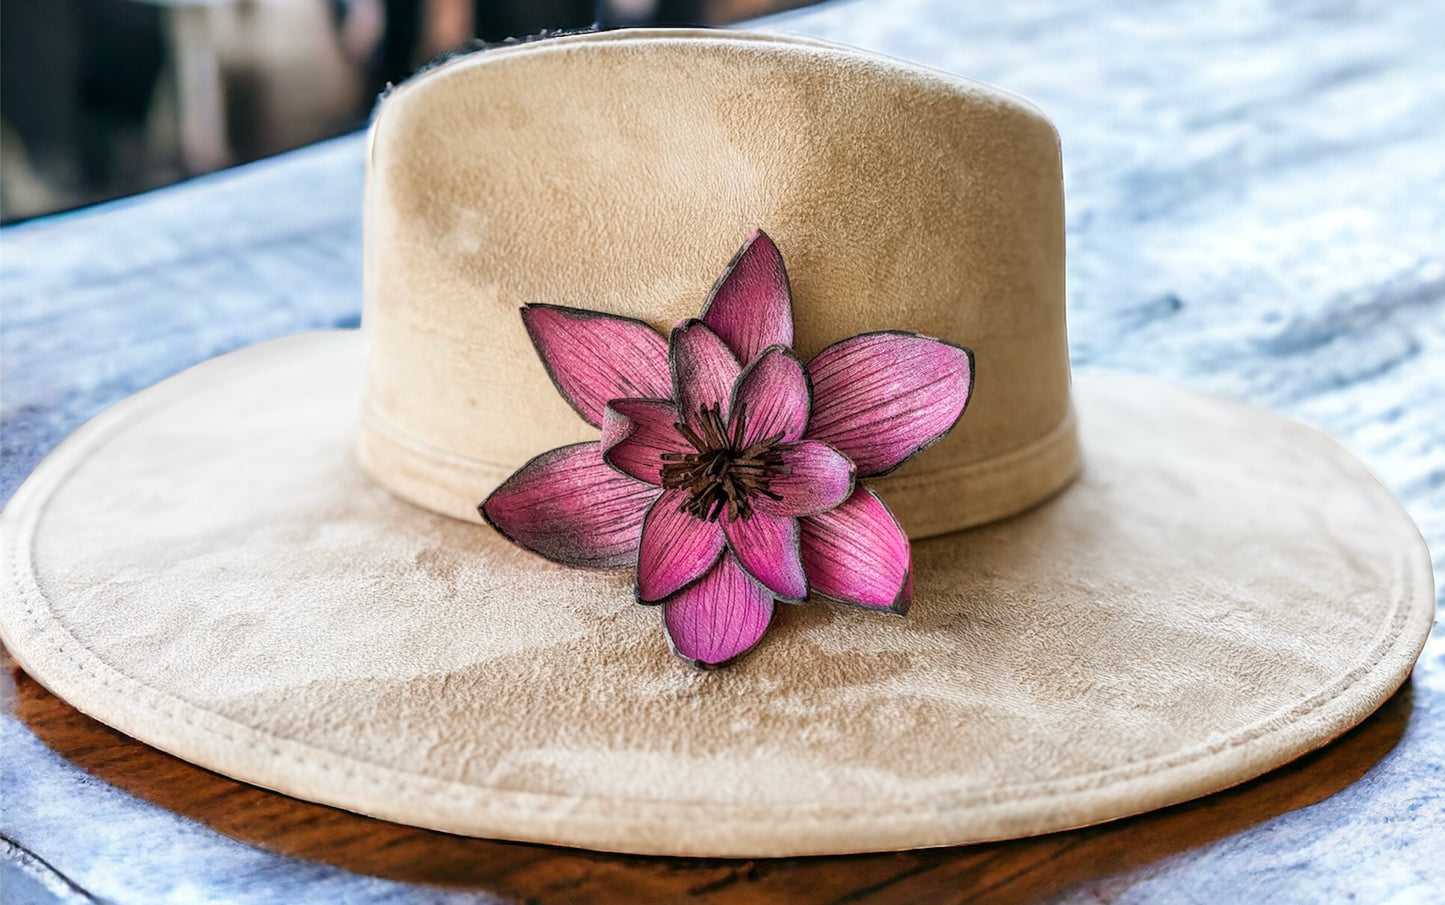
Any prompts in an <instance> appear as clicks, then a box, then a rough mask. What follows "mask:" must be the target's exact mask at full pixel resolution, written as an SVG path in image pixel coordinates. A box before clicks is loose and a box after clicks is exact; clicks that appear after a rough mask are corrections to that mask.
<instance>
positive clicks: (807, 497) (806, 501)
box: [753, 440, 853, 516]
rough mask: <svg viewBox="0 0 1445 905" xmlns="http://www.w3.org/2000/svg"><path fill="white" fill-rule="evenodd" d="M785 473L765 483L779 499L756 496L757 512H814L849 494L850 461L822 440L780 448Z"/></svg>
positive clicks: (843, 498) (782, 513)
mask: <svg viewBox="0 0 1445 905" xmlns="http://www.w3.org/2000/svg"><path fill="white" fill-rule="evenodd" d="M782 455H783V466H784V468H786V472H785V473H783V474H780V475H778V476H777V477H775V478H773V479H772V480H770V481H769V482H768V491H769V492H771V493H775V494H777V495H778V496H780V497H782V499H780V500H775V499H772V498H771V497H768V496H763V495H759V496H758V497H757V499H755V500H754V501H753V506H754V508H756V509H757V511H759V512H766V513H769V514H771V515H791V516H800V515H817V514H818V513H820V512H827V511H828V510H829V509H832V508H834V507H835V506H839V505H841V504H842V502H843V501H844V500H846V499H848V497H849V496H851V495H852V493H853V463H852V462H851V461H849V459H848V457H847V456H844V455H843V454H842V453H840V452H838V451H837V450H836V449H834V448H833V447H831V446H829V445H828V444H826V443H819V442H817V441H816V440H804V441H803V442H802V443H797V444H794V445H792V446H785V447H783V448H782Z"/></svg>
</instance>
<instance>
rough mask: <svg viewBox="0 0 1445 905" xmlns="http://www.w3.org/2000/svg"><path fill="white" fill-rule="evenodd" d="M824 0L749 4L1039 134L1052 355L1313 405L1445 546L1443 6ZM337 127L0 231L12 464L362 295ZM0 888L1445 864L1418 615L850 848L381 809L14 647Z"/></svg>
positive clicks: (869, 890)
mask: <svg viewBox="0 0 1445 905" xmlns="http://www.w3.org/2000/svg"><path fill="white" fill-rule="evenodd" d="M958 6H959V8H958V9H944V8H939V7H938V6H936V5H929V4H924V3H912V2H882V0H878V2H861V3H848V4H840V5H829V6H823V7H819V8H815V9H810V10H805V11H803V12H801V13H796V14H791V15H788V16H785V17H781V18H778V19H773V20H768V21H767V22H766V23H765V24H767V25H768V26H769V27H778V28H782V29H785V30H790V31H797V32H802V33H806V34H812V35H817V36H821V37H828V38H834V39H838V40H843V41H846V42H849V43H854V44H858V45H861V46H865V47H869V48H872V49H876V50H880V51H883V52H886V53H890V54H893V55H897V56H902V57H906V58H909V59H913V60H917V61H920V62H924V63H928V64H931V65H936V66H939V67H942V68H946V69H950V70H953V71H957V72H963V73H967V74H970V75H975V76H978V77H981V78H984V79H986V80H989V81H993V82H997V83H999V84H1002V85H1005V86H1007V87H1009V88H1012V89H1014V90H1016V91H1019V92H1021V93H1023V94H1026V95H1028V96H1030V97H1032V98H1033V99H1035V100H1036V101H1038V102H1039V103H1040V104H1041V105H1042V106H1043V107H1044V108H1045V109H1046V110H1047V111H1049V113H1050V114H1051V115H1052V116H1053V117H1054V119H1055V121H1056V122H1057V124H1058V126H1059V129H1060V132H1061V133H1062V135H1063V147H1064V159H1065V163H1066V171H1067V172H1066V180H1067V186H1068V193H1067V194H1068V207H1069V213H1068V236H1069V287H1070V288H1069V292H1070V297H1069V302H1070V323H1071V328H1072V329H1071V335H1072V348H1073V356H1074V363H1075V367H1076V368H1077V369H1078V370H1080V371H1089V370H1096V369H1104V368H1112V369H1124V370H1132V371H1142V372H1148V373H1152V374H1158V375H1163V376H1166V377H1169V378H1171V379H1174V380H1177V381H1179V382H1182V383H1187V384H1192V385H1195V386H1201V387H1205V388H1208V389H1211V390H1215V391H1219V392H1223V393H1227V394H1231V395H1234V396H1237V397H1240V398H1243V399H1247V400H1249V401H1251V402H1253V403H1256V404H1259V405H1264V406H1269V407H1273V408H1276V409H1279V410H1281V411H1284V412H1287V413H1289V414H1291V415H1294V416H1296V417H1299V418H1302V419H1304V420H1306V421H1309V422H1311V423H1314V424H1316V425H1318V426H1320V427H1322V428H1324V429H1325V430H1327V431H1329V432H1330V433H1332V434H1334V435H1335V436H1336V437H1338V438H1340V439H1341V440H1342V441H1343V442H1344V443H1346V444H1347V445H1348V446H1349V447H1350V448H1351V449H1353V450H1354V451H1355V452H1356V454H1358V455H1359V456H1360V457H1361V458H1362V459H1363V460H1364V461H1365V462H1366V463H1367V464H1369V465H1370V466H1371V467H1372V468H1373V469H1374V470H1375V471H1376V473H1377V474H1378V475H1379V476H1380V478H1381V480H1383V481H1384V483H1385V484H1386V485H1387V486H1389V487H1390V489H1391V490H1393V491H1394V492H1395V493H1396V494H1397V495H1398V496H1399V497H1400V499H1401V500H1402V501H1403V502H1404V503H1405V505H1406V507H1407V508H1408V509H1409V510H1410V512H1411V513H1412V515H1413V516H1414V517H1415V519H1416V520H1417V521H1418V522H1419V524H1420V526H1421V528H1422V529H1423V530H1424V532H1425V535H1426V538H1427V540H1429V542H1430V543H1431V545H1432V548H1433V549H1434V550H1435V552H1436V571H1437V573H1439V574H1442V575H1445V562H1442V557H1441V554H1442V553H1445V66H1442V65H1441V62H1440V61H1441V56H1440V53H1439V43H1440V37H1441V36H1442V35H1445V6H1442V5H1441V4H1438V3H1435V2H1433V0H1420V2H1417V3H1406V2H1380V3H1374V4H1371V3H1360V4H1341V3H1334V2H1326V0H1320V2H1318V3H1311V2H1298V3H1288V4H1286V3H1273V4H1265V3H1263V2H1259V3H1254V2H1248V0H1239V2H1235V3H1231V4H1229V5H1227V6H1223V7H1217V8H1206V5H1205V4H1198V3H1191V2H1178V3H1173V4H1168V5H1165V6H1158V5H1154V4H1142V3H1140V4H1132V3H1122V2H1121V3H1115V4H1112V5H1108V6H1106V5H1104V4H1100V3H1098V2H1094V0H1078V2H1048V3H1044V2H1027V0H1025V2H1013V3H1007V4H980V3H971V4H959V5H958ZM361 154H362V142H361V139H360V138H359V137H355V136H353V137H348V138H344V139H340V140H337V141H333V142H330V143H326V144H323V145H319V146H315V147H312V148H309V149H305V150H303V151H299V152H296V153H293V154H290V155H287V156H285V157H282V158H278V159H275V160H273V161H269V162H265V163H262V164H258V165H254V166H251V167H247V168H244V169H241V170H236V171H232V172H229V173H225V174H221V175H218V176H214V177H209V178H206V179H202V180H198V181H195V182H191V183H188V184H186V185H182V186H178V187H175V188H171V189H167V190H164V191H160V192H156V193H153V194H151V195H148V196H143V197H141V198H139V199H135V200H132V201H127V202H122V203H119V204H114V205H110V206H107V207H104V208H100V209H96V210H93V211H88V212H83V213H80V214H75V215H69V216H64V217H59V218H53V219H50V220H47V221H41V222H35V223H30V224H26V225H24V226H20V227H16V228H12V229H9V230H5V231H3V232H0V267H3V270H0V280H3V283H0V286H3V304H4V308H3V317H4V321H3V333H0V340H3V352H4V358H3V374H0V377H3V388H0V393H3V395H0V405H3V412H0V416H3V421H0V424H3V454H4V455H3V459H0V493H3V496H4V498H8V497H9V495H10V494H11V493H13V492H14V489H15V488H16V487H17V486H18V484H19V482H20V481H21V480H23V479H24V477H25V475H26V474H28V473H29V471H30V469H31V468H33V467H34V464H35V462H36V461H38V459H39V457H40V456H41V455H43V454H44V453H45V451H46V450H48V449H49V448H50V447H52V446H53V445H54V444H55V443H57V442H58V441H59V440H60V439H62V438H63V437H64V436H65V435H66V434H68V433H69V432H70V431H72V430H73V429H75V428H76V427H78V426H79V425H80V424H81V423H82V422H83V421H84V420H85V419H87V418H89V417H90V416H91V415H93V414H95V413H96V412H98V411H99V410H101V409H102V408H104V407H105V406H107V405H109V404H111V403H113V402H115V401H117V400H119V399H121V398H123V397H125V396H126V395H128V394H130V393H133V392H135V391H137V390H139V389H141V388H143V387H145V386H148V385H150V384H152V383H154V382H155V381H157V380H159V379H160V378H162V377H165V376H167V375H169V374H172V373H174V372H176V371H178V370H180V369H182V368H184V367H185V366H187V365H190V364H193V363H195V362H198V361H201V360H203V359H205V358H207V357H210V356H212V355H216V354H218V353H221V352H224V351H227V350H230V349H233V348H236V347H238V346H242V345H245V344H248V343H252V342H256V341H259V340H262V339H266V338H269V337H273V336H278V335H281V334H284V333H289V332H292V331H296V330H300V329H303V328H309V327H316V326H327V325H343V326H345V325H354V324H356V322H357V320H358V311H359V308H360V301H359V300H360V275H361V251H360V200H361V183H362V168H361ZM11 674H12V675H13V677H14V678H13V685H10V686H7V687H6V688H5V690H4V693H5V704H4V707H3V715H0V720H3V736H0V746H3V747H0V759H3V767H0V769H3V774H0V793H3V800H0V808H3V812H0V833H3V838H0V852H3V858H0V883H3V887H0V889H3V897H4V899H5V901H7V902H10V901H14V902H21V903H28V902H48V901H91V900H92V899H97V900H105V901H115V902H125V903H132V902H133V903H153V902H193V901H200V902H210V901H222V902H244V903H249V902H255V903H272V902H285V903H311V902H316V903H336V902H347V903H356V902H408V903H411V902H427V903H430V902H476V901H496V900H500V901H524V902H617V903H632V902H639V901H652V900H659V901H666V900H681V899H691V900H696V901H699V902H717V903H727V902H835V903H842V902H854V903H882V902H899V903H907V902H931V901H939V902H1029V901H1040V900H1048V901H1057V902H1069V903H1092V902H1156V901H1157V902H1171V903H1172V902H1201V903H1205V902H1207V903H1214V902H1230V901H1233V902H1241V903H1252V902H1265V901H1269V902H1286V903H1288V902H1301V903H1306V902H1321V901H1346V900H1352V901H1359V902H1398V903H1415V902H1430V901H1439V900H1440V897H1441V896H1442V892H1441V890H1445V788H1442V782H1441V781H1442V778H1445V639H1441V638H1440V637H1439V636H1438V634H1437V636H1436V637H1434V638H1433V639H1432V641H1431V643H1430V645H1429V646H1428V647H1427V648H1426V651H1425V654H1424V656H1423V658H1422V659H1421V661H1420V665H1419V666H1418V667H1417V668H1416V671H1415V676H1414V679H1413V681H1412V682H1411V683H1409V684H1407V685H1406V686H1405V687H1404V688H1403V689H1402V690H1401V691H1400V692H1399V693H1398V694H1397V695H1396V696H1395V697H1394V698H1393V699H1392V700H1391V701H1390V702H1389V703H1387V704H1386V705H1385V706H1384V707H1383V708H1382V709H1381V710H1380V711H1379V712H1378V713H1376V714H1375V715H1374V716H1372V717H1370V718H1369V719H1368V720H1366V721H1365V723H1364V724H1363V725H1361V726H1360V727H1359V728H1358V729H1356V730H1354V731H1353V732H1351V733H1350V734H1348V735H1347V736H1345V737H1344V738H1343V739H1341V740H1339V741H1338V742H1336V743H1334V744H1332V745H1330V746H1328V747H1327V748H1325V749H1323V750H1321V751H1318V752H1316V753H1314V754H1312V755H1309V756H1307V757H1305V758H1303V759H1301V760H1299V761H1297V762H1296V763H1294V764H1292V765H1290V766H1287V767H1285V768H1283V769H1281V770H1277V771H1275V772H1274V773H1271V774H1269V775H1268V776H1266V777H1263V778H1261V779H1259V780H1256V781H1254V782H1251V783H1248V784H1246V785H1244V786H1241V787H1239V788H1237V789H1234V790H1232V791H1228V792H1225V793H1222V794H1219V795H1215V796H1212V797H1210V798H1207V799H1204V800H1201V801H1198V802H1194V803H1191V804H1186V805H1182V806H1178V807H1174V808H1170V809H1167V810H1164V811H1160V812H1157V813H1153V814H1148V815H1144V816H1141V817H1136V818H1133V819H1129V820H1124V821H1119V822H1117V823H1114V824H1110V825H1106V826H1102V827H1097V828H1093V829H1086V830H1079V831H1076V832H1071V833H1061V834H1056V835H1053V836H1047V837H1043V838H1038V839H1031V840H1022V841H1017V842H1008V843H1001V844H995V845H981V846H969V847H965V848H957V849H943V850H934V851H925V852H905V853H894V854H881V855H870V856H859V857H850V858H813V859H792V860H782V861H746V862H739V861H698V860H678V859H664V858H636V857H619V856H611V855H603V854H595V853H589V852H580V851H569V850H564V849H554V848H546V847H541V846H529V845H519V844H508V843H496V842H488V841H484V840H472V839H462V838H457V837H451V836H446V835H442V834H438V833H431V832H426V831H421V830H414V829H410V828H407V827H401V826H395V825H391V824H386V823H381V822H378V821H374V820H369V819H366V818H363V817H358V816H354V815H350V814H346V813H343V812H339V811H335V810H331V809H328V808H324V807H319V806H316V805H310V804H305V803H302V802H298V801H294V800H291V799H287V798H284V797H282V796H279V795H275V794H272V793H269V792H264V791H261V790H259V789H255V788H252V787H249V786H245V785H241V784H238V783H235V782H232V781H230V780H227V779H224V778H222V777H219V776H216V775H214V774H212V773H208V772H206V771H204V770H201V769H198V768H195V767H192V766H190V765H188V764H185V763H183V762H181V761H178V760H176V759H174V758H171V757H168V756H166V755H164V754H160V753H158V752H156V751H154V750H151V749H149V748H146V747H145V746H143V745H140V744H138V743H136V742H134V741H131V740H129V739H127V738H125V737H123V736H120V735H118V734H117V733H115V732H112V731H111V730H109V729H107V728H105V727H103V726H101V725H99V724H98V723H96V722H94V721H92V720H90V719H88V718H86V717H85V716H83V715H81V714H80V713H78V712H77V711H75V710H74V709H72V708H71V707H69V706H67V705H66V704H64V703H63V702H61V701H59V700H57V699H56V698H54V697H52V696H51V695H49V694H48V693H46V692H45V691H44V690H42V689H41V688H39V687H38V686H37V685H36V683H35V682H34V681H32V680H31V679H29V678H28V677H26V676H24V675H23V674H19V673H17V672H15V671H14V670H12V671H11Z"/></svg>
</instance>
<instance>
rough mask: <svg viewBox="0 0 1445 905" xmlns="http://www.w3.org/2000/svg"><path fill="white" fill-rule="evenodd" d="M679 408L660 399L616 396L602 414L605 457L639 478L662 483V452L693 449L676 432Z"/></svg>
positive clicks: (650, 482)
mask: <svg viewBox="0 0 1445 905" xmlns="http://www.w3.org/2000/svg"><path fill="white" fill-rule="evenodd" d="M677 421H678V417H677V409H675V408H673V407H672V403H670V402H662V401H661V400H657V399H614V400H612V401H611V402H609V403H608V404H607V410H606V414H605V415H604V416H603V418H602V458H603V459H605V460H606V461H607V464H608V465H611V466H612V467H613V468H616V469H618V470H619V471H622V472H623V473H625V474H629V475H631V476H632V477H634V478H637V479H638V480H639V481H646V482H647V483H649V484H658V485H661V484H662V466H663V465H664V464H665V463H664V461H663V458H662V457H663V456H664V455H665V454H668V453H686V452H690V451H691V450H692V447H691V446H690V445H688V443H687V441H686V440H684V439H683V438H682V436H681V435H680V434H679V433H678V432H677V427H676V424H677Z"/></svg>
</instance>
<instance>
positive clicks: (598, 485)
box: [478, 443, 660, 569]
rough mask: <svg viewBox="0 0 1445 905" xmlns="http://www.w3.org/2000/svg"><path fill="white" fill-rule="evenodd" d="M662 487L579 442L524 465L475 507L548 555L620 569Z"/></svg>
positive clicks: (632, 558)
mask: <svg viewBox="0 0 1445 905" xmlns="http://www.w3.org/2000/svg"><path fill="white" fill-rule="evenodd" d="M659 492H660V491H658V489H657V488H656V487H652V486H650V485H648V484H644V483H642V482H640V481H635V480H633V479H632V478H629V477H627V476H626V475H622V474H618V473H617V472H616V471H614V470H613V469H611V468H609V467H608V466H607V463H605V462H603V461H602V449H601V444H598V443H578V444H576V445H574V446H563V447H560V448H558V449H554V450H550V451H548V452H545V453H542V455H540V456H538V457H536V458H535V459H533V460H532V461H530V462H528V463H527V464H526V465H523V466H522V467H521V468H519V469H518V470H517V471H516V473H514V474H513V475H512V476H511V477H510V478H508V479H507V480H506V482H504V483H503V484H502V486H500V487H498V488H497V489H496V490H494V491H493V492H492V495H491V496H489V497H487V499H486V502H484V503H482V505H481V506H479V507H478V509H479V510H480V511H481V513H482V517H483V518H485V519H486V520H487V522H488V523H489V524H491V526H492V527H494V528H496V529H497V530H498V531H500V532H501V533H502V534H503V535H505V536H506V537H507V539H508V540H511V541H512V542H513V543H516V544H518V545H520V546H522V547H525V548H527V549H528V550H531V551H532V552H534V553H540V554H541V555H542V556H545V557H546V558H548V559H550V560H552V561H553V562H559V563H563V564H565V565H569V566H586V567H589V568H594V569H620V568H623V567H624V566H630V565H632V564H633V563H634V562H636V561H637V548H638V534H639V533H640V532H641V531H642V524H643V518H644V516H645V515H646V514H647V511H648V507H649V506H651V505H652V503H653V501H654V500H656V499H657V496H658V493H659Z"/></svg>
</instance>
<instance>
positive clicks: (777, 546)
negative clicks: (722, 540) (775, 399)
mask: <svg viewBox="0 0 1445 905" xmlns="http://www.w3.org/2000/svg"><path fill="white" fill-rule="evenodd" d="M723 533H725V534H726V535H727V538H728V546H729V547H730V548H731V549H732V551H733V554H734V555H735V556H737V558H738V562H739V563H741V564H742V567H743V568H744V569H747V570H748V572H749V574H751V575H752V576H753V577H754V578H756V579H757V580H758V581H760V582H762V583H763V585H764V586H766V587H767V588H768V590H770V591H772V592H773V594H775V595H776V596H778V597H782V598H784V599H786V600H788V601H790V602H793V603H796V602H798V601H801V600H802V599H803V598H804V597H807V596H808V580H807V578H805V577H804V576H803V561H802V559H801V558H800V556H799V552H798V520H797V519H795V518H793V517H792V516H788V515H769V514H767V513H766V512H757V511H754V512H753V514H752V515H751V516H750V517H748V518H745V519H741V518H740V519H731V520H725V521H724V524H723Z"/></svg>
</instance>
